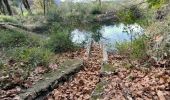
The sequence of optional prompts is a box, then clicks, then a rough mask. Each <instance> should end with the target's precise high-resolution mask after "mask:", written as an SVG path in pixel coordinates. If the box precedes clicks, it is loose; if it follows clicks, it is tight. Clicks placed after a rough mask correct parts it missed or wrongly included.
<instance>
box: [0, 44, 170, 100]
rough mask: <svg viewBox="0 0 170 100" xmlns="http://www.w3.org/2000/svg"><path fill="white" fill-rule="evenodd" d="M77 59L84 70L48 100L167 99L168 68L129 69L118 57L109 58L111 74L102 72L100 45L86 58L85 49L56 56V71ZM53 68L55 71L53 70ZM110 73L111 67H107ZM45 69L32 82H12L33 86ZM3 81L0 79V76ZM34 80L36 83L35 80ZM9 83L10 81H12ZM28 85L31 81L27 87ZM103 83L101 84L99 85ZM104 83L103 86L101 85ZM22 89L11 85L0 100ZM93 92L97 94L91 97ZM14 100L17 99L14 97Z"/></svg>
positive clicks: (169, 98)
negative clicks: (81, 63) (67, 61)
mask: <svg viewBox="0 0 170 100" xmlns="http://www.w3.org/2000/svg"><path fill="white" fill-rule="evenodd" d="M68 58H69V59H74V58H79V59H83V60H84V68H83V69H82V70H81V71H80V72H78V73H77V74H76V75H75V76H74V77H72V79H70V80H69V81H67V82H65V83H63V84H60V85H59V87H57V88H56V89H54V90H53V91H52V92H51V93H50V94H49V95H48V96H47V98H46V99H47V100H89V99H91V100H170V77H169V76H170V69H168V68H163V67H154V66H150V67H141V66H139V67H129V63H128V61H127V60H126V59H125V58H124V57H121V56H120V55H113V54H109V55H108V58H109V59H108V65H109V67H112V68H111V70H112V69H114V70H112V71H111V72H107V71H102V67H104V65H103V61H102V60H103V54H102V48H100V45H99V44H93V45H92V48H91V53H90V56H89V59H87V55H86V53H85V49H79V50H77V51H75V52H67V53H62V54H60V55H56V59H60V60H59V62H58V64H57V65H55V66H54V65H51V66H52V69H56V68H57V66H58V65H59V64H61V63H62V62H64V60H65V59H68ZM55 67H56V68H55ZM109 71H110V68H109ZM44 72H45V69H42V68H41V67H38V68H37V69H35V71H34V73H37V74H36V75H35V76H34V77H33V76H32V77H31V76H30V78H28V79H31V80H24V81H21V79H20V77H18V78H16V77H13V78H12V79H13V81H14V82H15V81H16V82H20V81H21V82H22V83H23V84H20V85H24V86H28V88H29V85H30V86H31V84H34V82H33V80H36V78H37V77H38V79H41V77H40V76H39V75H41V73H44ZM1 79H2V77H1ZM38 79H37V80H38ZM10 80H11V79H10ZM13 81H11V82H13ZM30 82H32V83H31V84H30ZM101 83H102V85H100V84H101ZM103 83H104V84H103ZM21 91H22V90H21V88H20V87H19V86H14V88H11V89H9V90H1V89H0V94H1V95H0V98H1V100H13V99H12V98H14V97H16V95H17V94H18V93H20V92H21ZM95 91H98V92H97V93H98V94H99V95H98V96H97V97H95V98H93V94H94V93H95ZM15 100H18V99H17V98H16V99H15Z"/></svg>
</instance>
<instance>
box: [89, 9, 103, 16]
mask: <svg viewBox="0 0 170 100" xmlns="http://www.w3.org/2000/svg"><path fill="white" fill-rule="evenodd" d="M90 13H91V14H93V15H97V14H102V11H101V9H100V8H99V7H95V8H93V9H92V11H91V12H90Z"/></svg>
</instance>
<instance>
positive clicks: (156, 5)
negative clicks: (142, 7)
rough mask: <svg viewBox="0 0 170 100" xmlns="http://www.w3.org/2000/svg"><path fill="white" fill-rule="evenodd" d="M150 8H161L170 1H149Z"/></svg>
mask: <svg viewBox="0 0 170 100" xmlns="http://www.w3.org/2000/svg"><path fill="white" fill-rule="evenodd" d="M147 2H148V3H149V7H150V8H160V7H161V6H162V5H163V4H165V3H167V2H168V0H147Z"/></svg>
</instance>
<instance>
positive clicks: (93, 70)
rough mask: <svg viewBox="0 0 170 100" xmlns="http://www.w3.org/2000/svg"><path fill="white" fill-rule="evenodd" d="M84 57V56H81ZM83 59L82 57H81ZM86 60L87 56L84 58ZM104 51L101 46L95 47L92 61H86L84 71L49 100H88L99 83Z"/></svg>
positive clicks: (56, 91)
mask: <svg viewBox="0 0 170 100" xmlns="http://www.w3.org/2000/svg"><path fill="white" fill-rule="evenodd" d="M80 55H83V54H80ZM81 57H82V56H81ZM84 58H85V56H84ZM101 58H102V51H101V50H100V48H99V45H97V46H96V45H93V47H92V51H91V55H90V59H89V60H88V61H85V63H84V66H85V68H84V70H82V71H80V72H79V73H77V75H76V76H75V77H74V79H73V80H72V81H70V82H65V83H64V84H63V85H61V86H59V88H57V89H55V90H54V91H53V92H52V95H51V96H48V100H88V99H90V94H91V92H92V90H93V89H94V88H95V86H96V84H97V83H98V82H99V70H100V66H101Z"/></svg>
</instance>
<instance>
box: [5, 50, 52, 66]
mask: <svg viewBox="0 0 170 100" xmlns="http://www.w3.org/2000/svg"><path fill="white" fill-rule="evenodd" d="M7 55H8V56H9V57H10V58H11V59H13V60H15V61H17V62H24V63H27V65H30V66H32V67H36V66H38V65H41V66H48V64H49V62H50V59H51V58H52V55H53V53H51V52H50V50H48V49H45V48H36V47H34V48H25V47H21V48H14V49H12V50H9V51H8V52H7Z"/></svg>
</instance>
